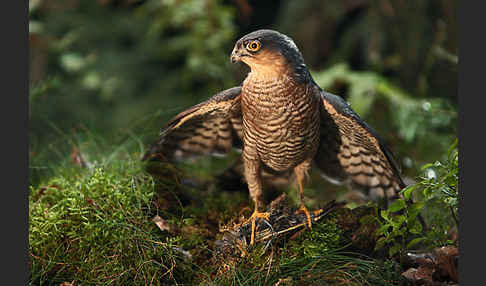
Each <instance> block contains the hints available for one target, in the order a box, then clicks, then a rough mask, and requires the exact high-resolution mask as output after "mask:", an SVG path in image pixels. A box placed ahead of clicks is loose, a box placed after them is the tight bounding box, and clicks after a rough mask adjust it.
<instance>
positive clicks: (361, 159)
mask: <svg viewBox="0 0 486 286" xmlns="http://www.w3.org/2000/svg"><path fill="white" fill-rule="evenodd" d="M320 97H321V101H322V109H321V135H320V143H319V148H318V151H317V154H316V156H315V158H314V161H315V163H316V164H317V166H318V168H319V169H320V170H321V171H322V172H323V173H324V177H326V178H328V179H329V180H330V181H333V180H334V181H336V182H343V181H351V183H353V184H354V185H357V186H359V187H362V188H366V189H368V190H371V189H375V190H378V192H379V193H381V192H384V193H385V194H387V195H388V196H390V195H393V196H396V195H397V191H399V190H400V189H402V188H403V187H404V186H405V184H404V183H403V181H402V179H401V178H400V166H399V164H398V162H397V161H396V159H395V158H394V156H393V154H392V153H391V152H390V150H389V149H388V148H387V147H386V146H385V144H384V143H383V141H382V140H381V139H380V137H379V136H378V134H377V133H376V132H375V131H374V130H373V129H372V128H371V127H369V126H368V125H367V124H366V123H365V122H364V121H363V120H361V119H360V118H359V116H358V115H357V114H356V113H355V112H354V111H353V110H352V109H351V107H350V106H349V105H348V104H347V103H346V102H345V101H344V99H342V98H341V97H339V96H336V95H334V94H331V93H327V92H324V91H320Z"/></svg>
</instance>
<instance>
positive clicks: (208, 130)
mask: <svg viewBox="0 0 486 286" xmlns="http://www.w3.org/2000/svg"><path fill="white" fill-rule="evenodd" d="M240 94H241V87H233V88H230V89H227V90H224V91H222V92H220V93H218V94H216V95H215V96H213V97H211V98H210V99H208V100H206V101H204V102H201V103H200V104H197V105H195V106H193V107H191V108H189V109H187V110H185V111H183V112H181V113H179V114H178V115H176V116H175V117H174V118H172V120H171V121H170V122H169V123H168V124H167V126H166V128H165V130H163V131H162V132H161V134H160V138H159V139H158V140H157V141H156V142H154V143H153V144H151V145H150V146H149V149H148V151H147V152H146V153H145V155H144V157H143V158H142V160H160V159H162V160H169V161H172V160H174V159H176V160H177V159H182V158H185V157H188V156H191V155H207V154H213V153H226V152H228V151H229V150H230V149H231V147H232V146H236V147H241V145H242V143H241V138H242V117H241V107H240Z"/></svg>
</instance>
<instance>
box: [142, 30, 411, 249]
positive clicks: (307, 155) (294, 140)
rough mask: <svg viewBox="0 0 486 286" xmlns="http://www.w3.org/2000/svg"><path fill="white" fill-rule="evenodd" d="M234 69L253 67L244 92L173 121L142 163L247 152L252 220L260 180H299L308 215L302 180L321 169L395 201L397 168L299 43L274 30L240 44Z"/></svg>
mask: <svg viewBox="0 0 486 286" xmlns="http://www.w3.org/2000/svg"><path fill="white" fill-rule="evenodd" d="M231 62H232V63H237V62H243V63H245V64H247V65H248V66H249V67H250V72H249V73H248V75H247V77H246V79H245V80H244V81H243V83H242V84H241V86H237V87H233V88H230V89H227V90H224V91H221V92H219V93H218V94H216V95H214V96H213V97H211V98H209V99H208V100H206V101H204V102H202V103H199V104H197V105H195V106H193V107H191V108H189V109H187V110H185V111H183V112H181V113H179V114H178V115H176V116H175V117H174V118H173V119H172V120H171V121H170V122H169V123H168V125H167V127H166V128H165V130H164V131H162V133H161V135H160V138H159V139H158V140H157V141H156V142H155V143H153V144H152V145H151V146H150V147H149V148H148V151H147V152H146V154H145V155H144V158H143V160H147V159H153V160H157V158H164V159H166V160H176V159H181V158H184V157H187V156H189V155H204V154H212V153H226V152H228V151H229V150H230V149H231V148H232V147H242V154H241V159H242V162H243V165H244V178H245V179H246V181H247V183H248V189H249V193H250V197H251V198H252V200H253V202H254V212H253V214H252V216H251V217H250V219H251V222H252V233H251V240H250V244H254V229H255V220H256V219H258V218H268V214H267V213H265V212H263V211H262V207H263V197H262V194H263V193H262V192H263V189H262V173H265V172H266V173H271V174H284V173H289V172H294V173H295V176H296V179H297V182H298V186H299V191H300V198H301V205H300V209H299V211H301V212H303V213H305V215H306V217H307V224H308V226H309V227H311V226H312V223H311V219H310V213H309V211H308V210H307V208H306V206H305V204H304V188H303V186H304V180H305V178H306V174H307V172H308V170H309V169H310V168H311V166H313V165H314V166H316V167H317V168H318V169H319V170H320V171H321V172H322V174H323V175H324V177H325V178H328V179H329V180H330V181H331V182H348V183H351V184H353V185H355V186H358V187H361V188H367V189H375V190H377V191H378V192H381V193H383V194H392V195H393V194H395V195H396V194H397V193H398V191H399V190H400V189H402V188H403V187H404V186H405V185H404V183H403V181H402V179H401V178H400V168H399V165H398V163H397V161H396V159H395V158H394V156H393V154H392V153H391V152H390V150H389V149H388V148H387V147H386V146H385V144H384V143H383V140H382V139H380V137H379V135H378V134H377V133H376V132H375V131H374V130H373V129H372V128H371V127H370V126H368V125H367V124H366V123H365V122H364V121H363V120H362V119H361V118H360V117H359V116H358V115H357V114H356V113H355V112H354V111H353V110H352V109H351V107H350V106H349V105H348V104H347V103H346V101H344V100H343V99H342V98H341V97H339V96H336V95H334V94H331V93H329V92H325V91H323V90H322V89H321V88H320V87H319V86H318V85H317V84H316V83H315V81H314V80H313V78H312V76H311V74H310V72H309V70H308V69H307V67H306V65H305V63H304V58H303V56H302V54H301V53H300V51H299V49H298V48H297V46H296V45H295V43H294V41H293V40H292V39H291V38H290V37H288V36H286V35H284V34H281V33H279V32H277V31H274V30H258V31H255V32H252V33H249V34H247V35H245V36H243V37H242V38H241V39H239V40H238V41H237V42H236V44H235V46H234V49H233V51H232V53H231Z"/></svg>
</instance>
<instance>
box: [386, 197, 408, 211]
mask: <svg viewBox="0 0 486 286" xmlns="http://www.w3.org/2000/svg"><path fill="white" fill-rule="evenodd" d="M406 206H407V205H406V204H405V201H404V200H402V199H398V200H396V201H394V202H393V203H392V204H391V205H390V206H389V207H388V211H389V212H397V211H399V210H402V209H404V208H405V207H406Z"/></svg>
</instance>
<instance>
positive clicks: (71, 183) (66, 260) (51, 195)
mask: <svg viewBox="0 0 486 286" xmlns="http://www.w3.org/2000/svg"><path fill="white" fill-rule="evenodd" d="M133 163H134V162H133V161H131V160H130V161H120V162H119V163H118V165H117V166H113V167H101V166H99V167H96V168H94V169H93V170H92V172H91V171H90V170H89V169H83V170H81V169H78V171H77V172H73V173H72V174H71V176H69V177H68V176H62V175H60V176H57V177H53V178H51V179H49V180H48V181H47V182H46V184H42V185H41V186H39V187H36V188H34V187H31V193H30V205H29V253H30V265H31V267H30V270H31V279H30V280H31V283H35V284H59V283H60V282H63V281H69V282H71V281H74V282H75V284H84V285H86V284H113V283H114V284H118V285H127V284H131V285H133V284H143V283H145V281H150V280H152V278H153V277H157V282H156V284H158V283H161V282H162V281H175V279H182V280H184V279H187V276H188V275H190V272H187V271H185V269H187V268H188V267H189V266H190V265H187V264H185V263H184V260H183V258H182V255H181V253H179V252H178V251H177V249H176V247H178V245H179V244H180V241H179V240H180V238H178V239H174V238H169V237H165V238H164V237H163V236H161V234H160V230H159V229H157V228H156V227H155V224H153V223H152V222H151V220H150V217H149V213H150V211H151V210H150V200H151V198H152V196H153V188H154V183H153V181H152V180H151V178H150V177H149V176H147V175H145V174H144V173H143V171H142V170H141V169H140V166H138V165H136V164H133Z"/></svg>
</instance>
